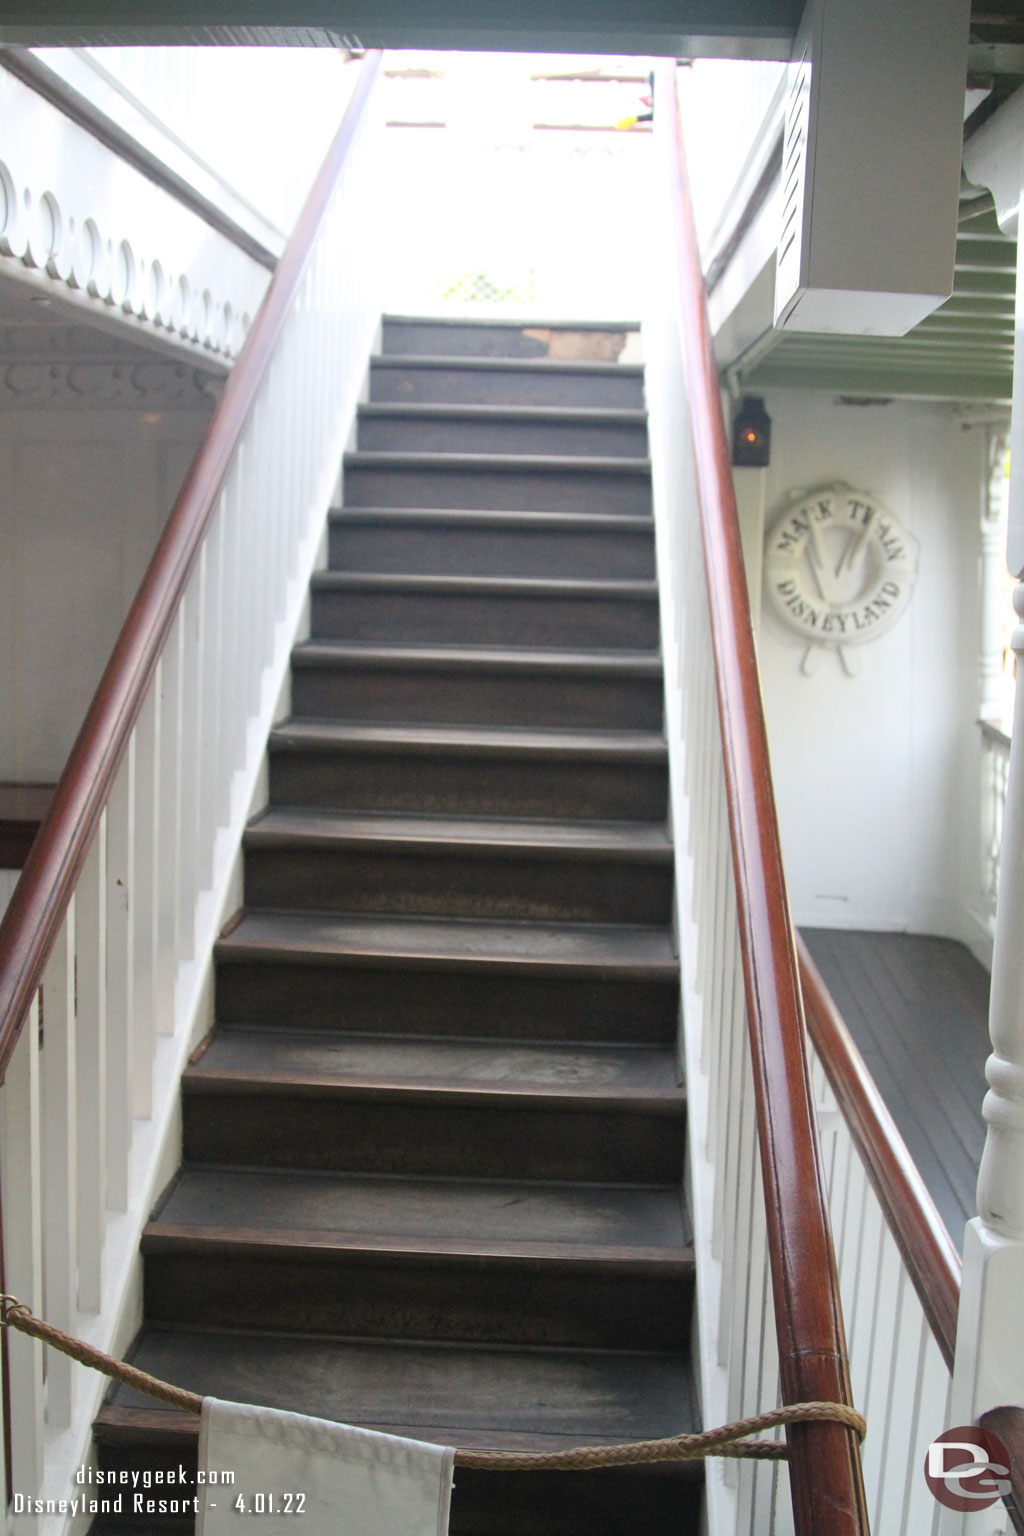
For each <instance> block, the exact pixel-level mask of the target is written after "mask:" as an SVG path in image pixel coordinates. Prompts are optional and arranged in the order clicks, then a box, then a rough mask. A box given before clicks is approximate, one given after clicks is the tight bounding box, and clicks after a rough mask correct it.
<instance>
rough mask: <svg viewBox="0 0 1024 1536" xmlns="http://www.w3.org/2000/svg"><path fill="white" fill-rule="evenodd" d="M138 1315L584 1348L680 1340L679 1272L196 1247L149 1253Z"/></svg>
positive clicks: (681, 1343)
mask: <svg viewBox="0 0 1024 1536" xmlns="http://www.w3.org/2000/svg"><path fill="white" fill-rule="evenodd" d="M151 1247H152V1245H151V1244H147V1242H146V1241H145V1240H144V1243H143V1252H144V1253H145V1254H146V1260H145V1314H146V1317H147V1318H148V1319H149V1320H150V1321H151V1322H154V1323H158V1324H161V1325H167V1326H175V1325H182V1326H187V1325H188V1324H189V1323H191V1322H192V1321H193V1320H194V1319H195V1318H196V1317H197V1316H201V1317H202V1318H203V1321H204V1323H205V1325H206V1326H207V1327H211V1328H261V1327H265V1326H266V1322H267V1319H268V1318H273V1319H275V1321H276V1323H277V1324H278V1326H280V1327H281V1328H283V1329H285V1330H286V1331H287V1332H294V1333H307V1334H316V1333H330V1334H341V1335H345V1336H347V1337H350V1338H377V1339H387V1338H403V1339H430V1340H435V1341H447V1342H462V1343H490V1344H538V1345H551V1346H561V1347H566V1348H575V1347H579V1348H593V1349H613V1348H614V1349H677V1350H678V1349H684V1348H685V1347H686V1344H687V1341H688V1336H689V1320H688V1319H689V1308H690V1294H691V1290H692V1283H691V1277H690V1275H689V1274H674V1275H664V1276H661V1275H657V1274H647V1275H639V1274H635V1273H633V1274H626V1275H610V1274H607V1273H596V1274H595V1273H586V1272H581V1271H580V1270H579V1267H578V1266H572V1267H570V1268H567V1267H566V1266H564V1265H563V1266H557V1265H551V1264H542V1263H538V1262H532V1263H529V1262H520V1263H518V1264H515V1263H510V1262H507V1261H504V1262H503V1261H500V1260H492V1259H456V1258H444V1259H431V1260H424V1259H421V1258H417V1259H416V1260H415V1261H410V1260H408V1259H403V1258H402V1257H401V1256H396V1257H392V1258H390V1259H389V1258H388V1257H387V1256H385V1257H383V1258H382V1257H380V1256H377V1255H365V1254H357V1255H352V1256H348V1257H346V1258H340V1257H335V1258H322V1257H320V1256H319V1255H316V1254H311V1253H309V1252H308V1251H307V1252H305V1253H301V1254H296V1255H295V1256H292V1257H285V1256H277V1255H274V1254H262V1255H261V1254H254V1253H250V1254H237V1255H236V1254H234V1253H232V1252H230V1251H228V1250H226V1249H222V1250H221V1251H220V1252H212V1253H207V1252H204V1251H203V1250H202V1248H194V1249H192V1250H191V1251H180V1252H177V1253H168V1252H160V1251H159V1250H158V1251H156V1252H152V1251H150V1250H151Z"/></svg>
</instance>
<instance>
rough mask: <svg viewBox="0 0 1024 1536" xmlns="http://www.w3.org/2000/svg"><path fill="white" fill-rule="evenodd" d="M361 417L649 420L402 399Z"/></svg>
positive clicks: (373, 405)
mask: <svg viewBox="0 0 1024 1536" xmlns="http://www.w3.org/2000/svg"><path fill="white" fill-rule="evenodd" d="M359 415H360V416H361V417H362V416H366V417H371V418H372V417H382V416H383V417H394V418H395V419H396V420H406V421H432V420H438V419H441V420H446V419H447V418H448V417H450V416H454V417H457V418H458V419H459V420H460V421H498V422H503V421H541V422H547V421H551V422H581V423H585V424H589V423H593V424H594V425H608V426H613V425H614V426H620V425H621V426H642V425H643V423H644V422H646V420H647V412H646V411H644V410H640V409H634V410H629V409H625V408H623V407H619V408H618V409H616V408H615V407H614V406H600V405H597V406H594V405H592V406H568V405H442V404H438V403H437V402H432V401H422V402H408V403H406V402H403V401H400V400H395V401H366V402H365V403H364V404H362V405H361V406H360V407H359Z"/></svg>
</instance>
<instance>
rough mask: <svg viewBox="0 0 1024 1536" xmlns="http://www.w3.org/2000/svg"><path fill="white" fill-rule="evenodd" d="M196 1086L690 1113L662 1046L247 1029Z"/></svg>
mask: <svg viewBox="0 0 1024 1536" xmlns="http://www.w3.org/2000/svg"><path fill="white" fill-rule="evenodd" d="M182 1083H183V1087H184V1088H186V1089H187V1091H189V1092H191V1093H195V1092H200V1091H204V1090H205V1091H207V1092H218V1093H222V1092H225V1091H230V1090H231V1089H232V1088H235V1089H237V1090H240V1091H244V1090H246V1089H247V1088H248V1087H249V1086H251V1085H256V1084H258V1085H259V1087H260V1089H261V1090H267V1089H273V1088H275V1087H276V1088H278V1089H280V1090H285V1091H288V1090H293V1089H295V1090H301V1089H305V1090H309V1091H321V1090H322V1091H323V1092H324V1093H328V1092H330V1091H331V1090H339V1089H340V1090H354V1091H359V1090H364V1091H365V1092H368V1093H371V1094H376V1093H387V1094H393V1093H398V1092H402V1093H404V1094H405V1095H407V1096H408V1095H415V1097H416V1098H417V1099H420V1100H424V1099H430V1098H432V1097H435V1096H437V1095H441V1096H443V1097H446V1098H447V1097H449V1096H451V1095H458V1097H459V1100H460V1102H463V1103H468V1102H475V1103H478V1104H479V1103H498V1102H501V1103H504V1104H508V1103H509V1102H512V1101H516V1102H522V1103H532V1104H535V1105H538V1106H539V1105H542V1104H548V1103H550V1104H559V1105H562V1104H565V1103H566V1101H570V1102H572V1101H577V1102H580V1103H582V1104H583V1105H584V1106H585V1107H586V1108H588V1109H592V1108H597V1107H608V1108H617V1107H622V1108H630V1109H635V1108H639V1107H642V1108H643V1109H644V1110H645V1111H650V1112H652V1113H661V1114H668V1115H681V1114H682V1113H683V1110H684V1105H685V1096H684V1095H683V1093H682V1090H681V1089H680V1088H679V1087H678V1086H677V1081H676V1068H675V1058H674V1054H673V1053H672V1052H671V1051H668V1050H665V1049H662V1048H659V1047H657V1046H578V1045H561V1044H547V1043H545V1044H543V1045H533V1044H530V1043H524V1044H507V1043H500V1044H498V1043H495V1042H493V1041H490V1040H424V1039H419V1038H415V1037H414V1038H403V1037H401V1036H392V1037H388V1036H376V1035H367V1036H363V1037H362V1038H360V1037H358V1036H352V1035H343V1034H338V1035H331V1034H327V1033H325V1032H324V1031H315V1032H309V1033H304V1032H302V1031H299V1030H273V1029H266V1028H255V1029H245V1028H244V1027H239V1026H232V1027H231V1028H230V1029H227V1028H222V1029H220V1030H219V1031H218V1032H217V1034H216V1035H214V1037H213V1039H212V1040H211V1042H210V1044H209V1045H208V1047H207V1048H206V1049H205V1050H204V1051H203V1053H202V1055H200V1056H199V1058H198V1060H196V1061H194V1062H193V1063H192V1065H190V1066H189V1067H188V1068H187V1069H186V1072H185V1074H184V1077H183V1079H182Z"/></svg>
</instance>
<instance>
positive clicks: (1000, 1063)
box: [942, 262, 1024, 1536]
mask: <svg viewBox="0 0 1024 1536" xmlns="http://www.w3.org/2000/svg"><path fill="white" fill-rule="evenodd" d="M1022 329H1024V262H1021V263H1019V264H1018V269H1017V299H1016V325H1015V332H1016V343H1017V357H1016V360H1015V364H1014V377H1013V412H1012V416H1011V428H1010V449H1011V459H1010V489H1009V511H1008V520H1007V565H1008V568H1009V569H1010V570H1011V571H1013V572H1014V573H1015V574H1016V576H1017V582H1018V584H1017V587H1016V589H1015V591H1014V594H1013V606H1014V609H1015V611H1016V613H1017V618H1018V622H1017V627H1016V629H1015V630H1014V634H1013V651H1014V655H1015V656H1016V658H1017V687H1016V699H1015V706H1016V707H1015V711H1014V725H1013V733H1012V739H1011V744H1010V765H1009V771H1008V776H1007V788H1006V811H1005V817H1004V821H1003V842H1002V858H1001V867H1000V877H999V901H998V905H997V908H996V925H995V944H994V948H993V954H992V993H991V1002H990V1004H989V1033H990V1035H991V1038H992V1054H991V1056H990V1057H989V1059H988V1063H987V1065H986V1069H985V1075H986V1077H987V1079H988V1083H989V1090H988V1093H987V1094H986V1095H985V1100H984V1104H983V1114H984V1116H985V1120H986V1123H987V1126H988V1130H987V1134H986V1139H985V1150H984V1153H983V1155H982V1160H981V1171H980V1173H979V1175H978V1215H977V1216H976V1217H975V1218H974V1220H973V1221H970V1222H968V1224H967V1230H966V1233H965V1235H964V1256H963V1261H964V1262H963V1285H962V1289H961V1294H960V1313H959V1320H958V1324H957V1344H956V1365H955V1370H954V1375H953V1393H952V1400H951V1405H950V1412H951V1416H950V1425H949V1426H948V1427H953V1426H957V1425H961V1424H974V1423H977V1421H978V1419H979V1418H980V1416H981V1415H982V1414H983V1413H985V1412H987V1411H988V1409H990V1408H996V1407H1000V1406H1002V1405H1005V1404H1014V1405H1018V1406H1024V1327H1022V1325H1021V1309H1022V1301H1024V335H1022ZM944 1427H946V1426H944ZM1005 1518H1006V1517H1005V1511H1004V1510H1003V1507H1002V1505H1001V1504H996V1505H994V1506H993V1507H992V1508H991V1509H990V1510H989V1511H987V1512H985V1513H978V1514H970V1515H962V1516H961V1515H952V1514H950V1515H949V1516H948V1518H947V1519H946V1520H945V1521H944V1523H943V1526H942V1531H943V1536H953V1533H955V1532H960V1531H963V1532H970V1533H971V1536H975V1533H977V1536H980V1533H981V1532H983V1531H984V1532H986V1533H987V1532H992V1531H1001V1530H1003V1529H1004V1528H1005V1524H1004V1523H1000V1522H1005Z"/></svg>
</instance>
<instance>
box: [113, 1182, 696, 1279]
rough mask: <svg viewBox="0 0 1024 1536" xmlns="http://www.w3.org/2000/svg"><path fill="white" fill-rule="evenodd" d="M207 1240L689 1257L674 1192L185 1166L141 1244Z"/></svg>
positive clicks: (630, 1258)
mask: <svg viewBox="0 0 1024 1536" xmlns="http://www.w3.org/2000/svg"><path fill="white" fill-rule="evenodd" d="M203 1238H206V1239H210V1240H217V1241H220V1242H223V1243H231V1244H234V1245H240V1244H249V1245H251V1246H253V1247H256V1246H259V1245H275V1244H276V1245H283V1244H287V1245H289V1246H292V1245H294V1246H298V1247H309V1248H313V1247H321V1246H322V1247H345V1248H353V1249H361V1250H380V1251H389V1250H395V1251H402V1252H406V1253H410V1254H416V1253H419V1254H471V1255H479V1256H486V1255H493V1256H496V1257H516V1258H534V1259H539V1260H547V1261H559V1260H561V1261H562V1262H569V1261H571V1262H574V1263H583V1264H587V1263H589V1264H596V1263H613V1264H618V1265H623V1264H637V1263H641V1262H643V1263H652V1264H659V1265H662V1266H666V1265H675V1266H678V1265H687V1264H689V1263H690V1261H691V1258H692V1255H691V1252H690V1248H691V1241H692V1239H691V1234H690V1231H689V1226H688V1223H687V1221H686V1219H685V1216H684V1212H683V1208H682V1204H681V1201H680V1197H679V1191H678V1190H677V1189H674V1188H671V1187H661V1188H659V1187H650V1188H640V1187H636V1186H631V1185H627V1186H619V1185H612V1184H609V1185H599V1184H590V1185H579V1184H562V1183H556V1182H546V1181H545V1182H539V1181H538V1182H530V1181H526V1180H511V1179H507V1180H506V1179H431V1178H395V1177H391V1178H386V1177H378V1176H373V1175H365V1174H347V1175H341V1174H330V1173H327V1174H325V1173H308V1172H288V1171H283V1170H277V1169H273V1170H262V1169H261V1170H255V1169H245V1170H237V1171H236V1170H233V1169H226V1168H185V1169H183V1170H182V1172H181V1174H180V1176H179V1177H178V1179H177V1180H176V1181H175V1183H174V1184H173V1186H172V1188H171V1190H170V1192H169V1193H168V1195H167V1196H166V1198H165V1199H164V1201H163V1203H162V1205H161V1207H160V1208H159V1210H158V1212H157V1213H156V1215H155V1216H154V1218H153V1220H152V1221H151V1222H150V1223H149V1225H148V1227H147V1228H146V1233H145V1236H144V1239H143V1243H144V1248H145V1249H147V1250H148V1251H153V1250H154V1249H155V1247H156V1246H157V1245H158V1244H162V1245H163V1246H165V1247H166V1246H167V1245H169V1244H171V1243H177V1244H179V1245H180V1244H182V1243H185V1242H187V1241H198V1240H200V1239H203Z"/></svg>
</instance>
